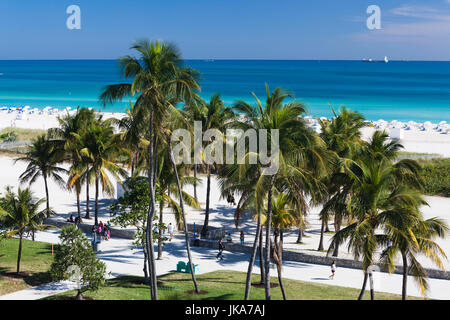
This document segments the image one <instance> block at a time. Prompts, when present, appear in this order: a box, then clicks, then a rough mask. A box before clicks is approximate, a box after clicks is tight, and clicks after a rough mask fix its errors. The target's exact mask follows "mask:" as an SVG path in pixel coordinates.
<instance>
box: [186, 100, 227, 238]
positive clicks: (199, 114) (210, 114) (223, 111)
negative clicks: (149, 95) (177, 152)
mask: <svg viewBox="0 0 450 320" xmlns="http://www.w3.org/2000/svg"><path fill="white" fill-rule="evenodd" d="M185 111H186V113H187V114H189V116H190V119H192V120H193V121H201V124H202V130H203V132H204V131H206V130H209V129H217V130H219V131H221V132H223V131H224V129H225V128H226V127H227V126H229V125H230V124H231V121H232V120H233V118H234V113H233V111H232V109H231V108H228V107H225V105H224V103H223V101H222V99H220V95H219V94H218V93H216V94H214V95H212V96H211V99H210V101H209V103H206V102H204V101H202V102H201V103H195V104H189V105H187V106H186V107H185ZM203 132H202V134H203ZM194 162H195V161H194ZM195 164H196V163H194V165H195ZM205 165H206V173H207V182H206V208H205V221H204V223H203V228H202V231H201V235H202V237H205V236H206V233H207V232H208V223H209V209H210V208H209V207H210V195H211V168H212V166H217V164H216V163H206V164H205Z"/></svg>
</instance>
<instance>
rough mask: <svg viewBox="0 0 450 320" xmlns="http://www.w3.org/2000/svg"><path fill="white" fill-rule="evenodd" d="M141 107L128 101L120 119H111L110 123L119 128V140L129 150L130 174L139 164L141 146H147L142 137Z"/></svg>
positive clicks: (142, 116)
mask: <svg viewBox="0 0 450 320" xmlns="http://www.w3.org/2000/svg"><path fill="white" fill-rule="evenodd" d="M142 111H143V110H142V109H140V108H137V107H136V106H135V105H133V103H132V102H131V101H130V107H127V112H126V116H125V117H123V118H121V119H113V121H112V123H113V124H114V125H116V126H117V127H118V128H119V129H120V130H121V141H122V142H123V145H124V147H125V148H128V149H129V150H130V167H131V175H133V174H134V171H135V170H136V169H137V168H138V166H139V160H140V159H139V158H140V157H139V155H140V153H141V150H142V149H143V147H146V146H148V141H147V140H146V139H145V138H144V136H145V135H144V134H143V132H144V127H143V126H144V121H143V120H142V119H143V118H144V115H143V114H142Z"/></svg>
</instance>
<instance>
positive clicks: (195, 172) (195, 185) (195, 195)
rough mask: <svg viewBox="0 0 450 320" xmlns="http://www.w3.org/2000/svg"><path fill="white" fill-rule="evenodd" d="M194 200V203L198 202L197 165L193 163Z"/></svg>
mask: <svg viewBox="0 0 450 320" xmlns="http://www.w3.org/2000/svg"><path fill="white" fill-rule="evenodd" d="M194 178H195V180H194V198H195V200H196V201H198V199H197V164H195V163H194Z"/></svg>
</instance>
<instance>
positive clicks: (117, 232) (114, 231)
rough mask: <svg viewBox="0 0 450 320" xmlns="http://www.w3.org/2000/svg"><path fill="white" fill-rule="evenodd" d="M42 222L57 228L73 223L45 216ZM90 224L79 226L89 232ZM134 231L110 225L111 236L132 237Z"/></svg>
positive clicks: (90, 229) (90, 230)
mask: <svg viewBox="0 0 450 320" xmlns="http://www.w3.org/2000/svg"><path fill="white" fill-rule="evenodd" d="M44 224H48V225H52V226H55V227H59V228H61V227H65V226H70V225H73V223H72V222H67V221H63V220H61V219H57V218H47V219H45V221H44ZM92 226H93V225H92V224H91V225H89V224H85V223H82V224H80V226H79V227H80V229H81V230H82V231H83V232H85V233H87V234H90V233H91V232H92ZM135 233H136V231H134V230H130V229H121V228H115V227H111V238H124V239H134V234H135Z"/></svg>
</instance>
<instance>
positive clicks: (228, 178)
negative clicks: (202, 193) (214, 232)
mask: <svg viewBox="0 0 450 320" xmlns="http://www.w3.org/2000/svg"><path fill="white" fill-rule="evenodd" d="M249 155H250V153H249V152H248V150H247V153H246V157H247V158H248V156H249ZM260 169H261V168H260V166H259V165H258V164H256V165H245V164H241V165H239V164H236V163H234V164H228V165H226V166H220V167H219V171H218V177H219V186H220V189H221V192H222V196H226V195H228V194H235V193H237V194H240V199H239V201H238V203H237V206H236V209H235V212H234V222H235V226H236V228H238V226H239V220H240V217H241V215H242V213H243V212H244V211H245V210H250V211H251V212H252V214H253V216H254V217H256V221H257V224H256V233H255V239H254V242H253V249H252V254H251V255H250V261H249V264H248V270H247V278H246V284H245V293H244V300H248V299H249V295H250V287H251V279H252V273H253V265H254V263H255V258H256V252H257V248H258V246H259V265H260V275H261V280H260V284H264V283H265V282H264V281H265V272H264V270H265V268H264V252H263V250H264V247H263V234H262V231H263V229H262V224H261V219H262V218H261V217H262V213H261V212H262V211H263V205H264V204H263V203H261V201H258V200H260V199H257V197H256V195H257V194H256V188H255V185H256V184H257V182H258V180H259V179H260V176H261V171H260Z"/></svg>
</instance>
